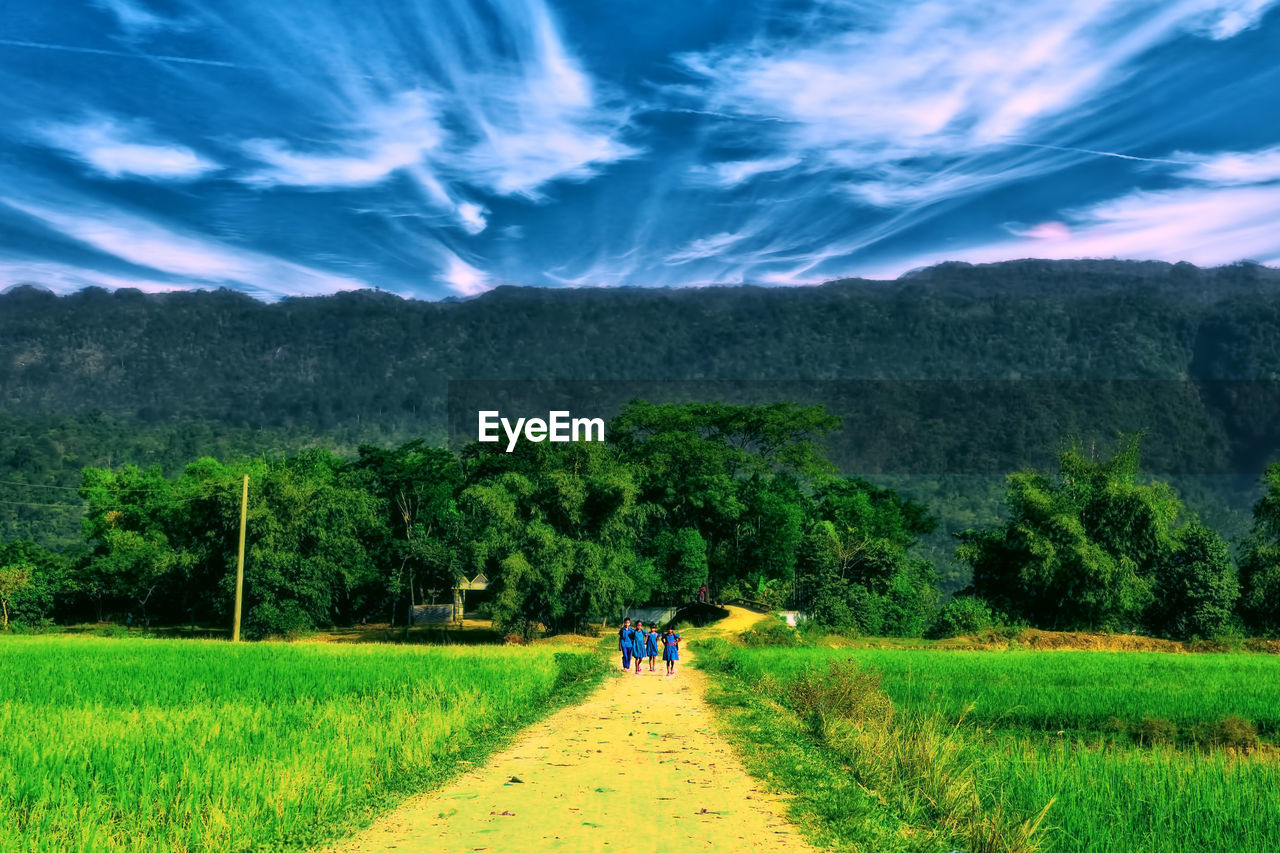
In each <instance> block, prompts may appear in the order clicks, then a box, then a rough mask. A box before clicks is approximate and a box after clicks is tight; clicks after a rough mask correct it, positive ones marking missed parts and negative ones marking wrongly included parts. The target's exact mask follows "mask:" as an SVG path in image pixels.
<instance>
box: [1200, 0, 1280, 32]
mask: <svg viewBox="0 0 1280 853" xmlns="http://www.w3.org/2000/svg"><path fill="white" fill-rule="evenodd" d="M1204 5H1205V6H1206V7H1207V8H1206V9H1205V12H1204V19H1203V20H1202V21H1201V22H1200V24H1199V27H1198V29H1199V30H1200V32H1202V33H1203V34H1205V35H1208V36H1209V37H1210V38H1212V39H1215V40H1217V41H1222V40H1224V39H1229V38H1233V37H1235V36H1238V35H1239V34H1240V33H1242V32H1244V31H1245V30H1251V29H1253V28H1254V27H1256V26H1257V25H1258V24H1259V23H1260V22H1261V21H1262V18H1263V16H1264V15H1265V14H1266V13H1267V11H1268V10H1269V9H1270V8H1271V7H1272V6H1273V5H1275V0H1221V2H1209V3H1205V4H1204Z"/></svg>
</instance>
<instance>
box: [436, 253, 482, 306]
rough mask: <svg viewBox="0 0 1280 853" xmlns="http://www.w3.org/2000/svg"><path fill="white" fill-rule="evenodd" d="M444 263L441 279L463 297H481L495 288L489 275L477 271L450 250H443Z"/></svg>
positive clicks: (479, 270)
mask: <svg viewBox="0 0 1280 853" xmlns="http://www.w3.org/2000/svg"><path fill="white" fill-rule="evenodd" d="M442 258H443V261H444V264H443V270H442V271H441V273H440V279H441V280H442V281H443V282H444V283H445V284H447V285H448V286H449V289H450V290H452V291H453V292H454V293H457V294H459V295H461V296H479V295H480V294H481V293H484V292H485V291H487V290H491V289H492V288H493V284H492V282H491V281H490V279H489V274H488V273H486V272H485V271H484V270H481V269H477V268H476V267H473V266H472V265H471V264H469V263H467V262H466V261H464V260H462V258H459V257H458V256H457V255H455V254H454V253H453V252H450V251H449V250H448V249H444V250H442Z"/></svg>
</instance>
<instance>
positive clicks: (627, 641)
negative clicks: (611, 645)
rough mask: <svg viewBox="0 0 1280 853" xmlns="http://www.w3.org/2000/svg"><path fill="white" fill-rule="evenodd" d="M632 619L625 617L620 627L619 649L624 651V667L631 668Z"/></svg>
mask: <svg viewBox="0 0 1280 853" xmlns="http://www.w3.org/2000/svg"><path fill="white" fill-rule="evenodd" d="M632 633H633V631H632V630H631V620H630V619H623V620H622V627H621V628H619V629H618V650H619V651H621V652H622V668H623V669H631V651H632V648H633V647H632V645H631V635H632Z"/></svg>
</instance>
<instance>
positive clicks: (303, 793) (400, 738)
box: [0, 636, 602, 853]
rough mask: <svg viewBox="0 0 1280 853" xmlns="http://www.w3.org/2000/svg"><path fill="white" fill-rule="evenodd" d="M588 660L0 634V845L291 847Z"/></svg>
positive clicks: (493, 737)
mask: <svg viewBox="0 0 1280 853" xmlns="http://www.w3.org/2000/svg"><path fill="white" fill-rule="evenodd" d="M601 674H602V665H601V664H599V663H598V657H597V656H592V655H589V654H581V653H571V652H555V651H553V650H551V649H539V648H514V649H509V648H502V647H444V648H441V647H435V648H422V647H408V646H387V645H336V644H333V645H326V644H278V643H260V644H246V645H239V646H232V645H230V644H228V643H225V642H216V641H196V640H176V641H170V640H110V639H100V638H91V637H66V636H57V637H6V638H4V639H3V640H0V683H2V684H4V685H5V689H4V692H3V694H2V695H0V743H2V747H0V816H3V819H0V851H117V850H120V851H122V850H129V851H177V853H182V851H196V850H226V851H239V850H287V849H299V848H305V847H308V846H311V845H314V844H317V843H321V842H324V841H326V840H330V839H332V838H335V837H337V836H340V835H341V834H343V833H344V832H345V831H347V830H349V829H351V828H353V827H355V826H358V825H360V824H362V823H367V822H368V820H369V819H370V818H371V817H372V816H373V815H374V814H375V813H377V812H378V811H379V810H382V809H385V808H387V807H389V806H390V805H392V804H394V803H396V802H398V801H400V800H402V799H403V798H404V797H405V796H406V795H407V794H409V793H412V792H417V791H421V790H424V789H427V788H430V787H433V786H435V785H438V784H439V783H440V782H442V781H443V780H445V779H446V778H448V777H449V776H450V775H451V774H453V773H455V772H457V771H458V770H459V769H461V768H462V767H463V766H465V762H467V761H475V760H478V759H480V758H482V757H483V755H484V754H485V753H486V751H487V750H488V749H490V748H492V747H493V746H495V745H497V744H498V743H499V742H501V740H502V739H503V738H504V737H505V736H506V735H507V734H509V733H513V732H514V731H515V730H516V729H517V728H519V727H521V726H523V725H526V724H528V723H529V722H531V721H532V720H533V719H534V718H536V717H537V716H539V715H541V714H542V713H545V712H546V711H547V710H548V709H549V708H550V707H552V706H554V705H556V704H559V703H561V702H564V701H568V700H570V699H572V698H575V697H577V696H579V695H581V694H582V693H583V692H584V691H585V689H586V687H588V686H589V685H591V684H593V683H595V682H596V680H597V679H598V677H599V676H600V675H601Z"/></svg>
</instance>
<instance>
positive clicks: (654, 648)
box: [644, 622, 658, 672]
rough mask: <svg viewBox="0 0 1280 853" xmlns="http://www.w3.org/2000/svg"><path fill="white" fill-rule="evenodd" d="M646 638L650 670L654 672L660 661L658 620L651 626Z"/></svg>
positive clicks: (645, 649)
mask: <svg viewBox="0 0 1280 853" xmlns="http://www.w3.org/2000/svg"><path fill="white" fill-rule="evenodd" d="M644 639H645V644H644V651H645V654H646V655H647V656H648V657H649V671H650V672H653V671H654V667H655V666H656V665H657V663H658V625H657V623H656V622H655V623H654V624H652V625H650V626H649V633H648V634H646V635H645V638H644Z"/></svg>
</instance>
